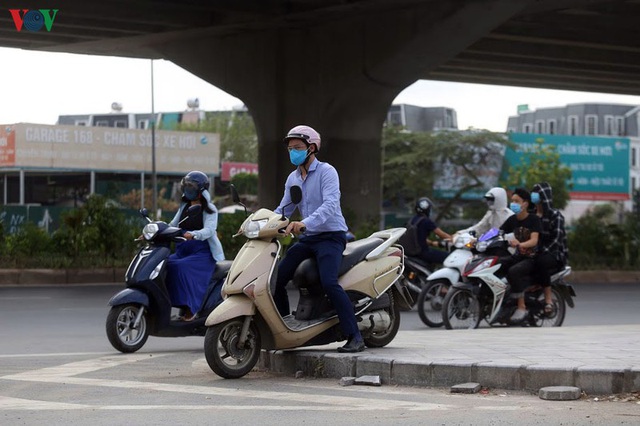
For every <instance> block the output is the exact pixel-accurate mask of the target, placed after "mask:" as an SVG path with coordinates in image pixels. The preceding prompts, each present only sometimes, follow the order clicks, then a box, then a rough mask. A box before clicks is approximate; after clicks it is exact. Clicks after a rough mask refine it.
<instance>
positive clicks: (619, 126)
mask: <svg viewBox="0 0 640 426" xmlns="http://www.w3.org/2000/svg"><path fill="white" fill-rule="evenodd" d="M616 129H618V136H624V135H625V134H626V132H625V129H624V117H616Z"/></svg>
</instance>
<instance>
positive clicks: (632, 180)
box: [631, 176, 637, 191]
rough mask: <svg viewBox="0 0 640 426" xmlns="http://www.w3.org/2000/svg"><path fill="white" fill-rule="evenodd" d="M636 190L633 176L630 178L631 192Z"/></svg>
mask: <svg viewBox="0 0 640 426" xmlns="http://www.w3.org/2000/svg"><path fill="white" fill-rule="evenodd" d="M636 188H637V186H636V178H635V176H632V177H631V191H634V190H635V189H636Z"/></svg>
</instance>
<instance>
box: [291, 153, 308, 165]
mask: <svg viewBox="0 0 640 426" xmlns="http://www.w3.org/2000/svg"><path fill="white" fill-rule="evenodd" d="M308 152H309V150H308V149H307V150H304V151H298V150H296V149H292V150H291V151H289V160H291V164H293V165H294V166H299V165H300V164H302V163H304V160H306V159H307V153H308Z"/></svg>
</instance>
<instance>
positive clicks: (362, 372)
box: [356, 356, 393, 384]
mask: <svg viewBox="0 0 640 426" xmlns="http://www.w3.org/2000/svg"><path fill="white" fill-rule="evenodd" d="M392 363H393V360H391V359H389V358H381V357H376V356H361V357H358V360H357V362H356V377H360V376H371V375H376V376H380V380H382V383H384V384H388V383H390V382H391V364H392ZM356 384H357V383H356Z"/></svg>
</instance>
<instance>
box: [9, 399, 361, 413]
mask: <svg viewBox="0 0 640 426" xmlns="http://www.w3.org/2000/svg"><path fill="white" fill-rule="evenodd" d="M248 409H251V410H261V411H281V410H287V411H346V412H349V411H370V410H372V409H373V408H372V407H349V406H344V407H335V406H331V407H329V406H317V405H252V406H251V407H247V406H246V405H238V404H236V405H220V404H216V403H215V402H214V401H211V405H89V404H69V403H64V402H51V401H41V400H30V399H22V398H11V397H3V396H0V410H7V411H33V410H63V411H67V410H115V411H118V410H138V411H142V410H189V411H191V410H215V411H219V410H230V411H233V410H239V411H246V410H248Z"/></svg>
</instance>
